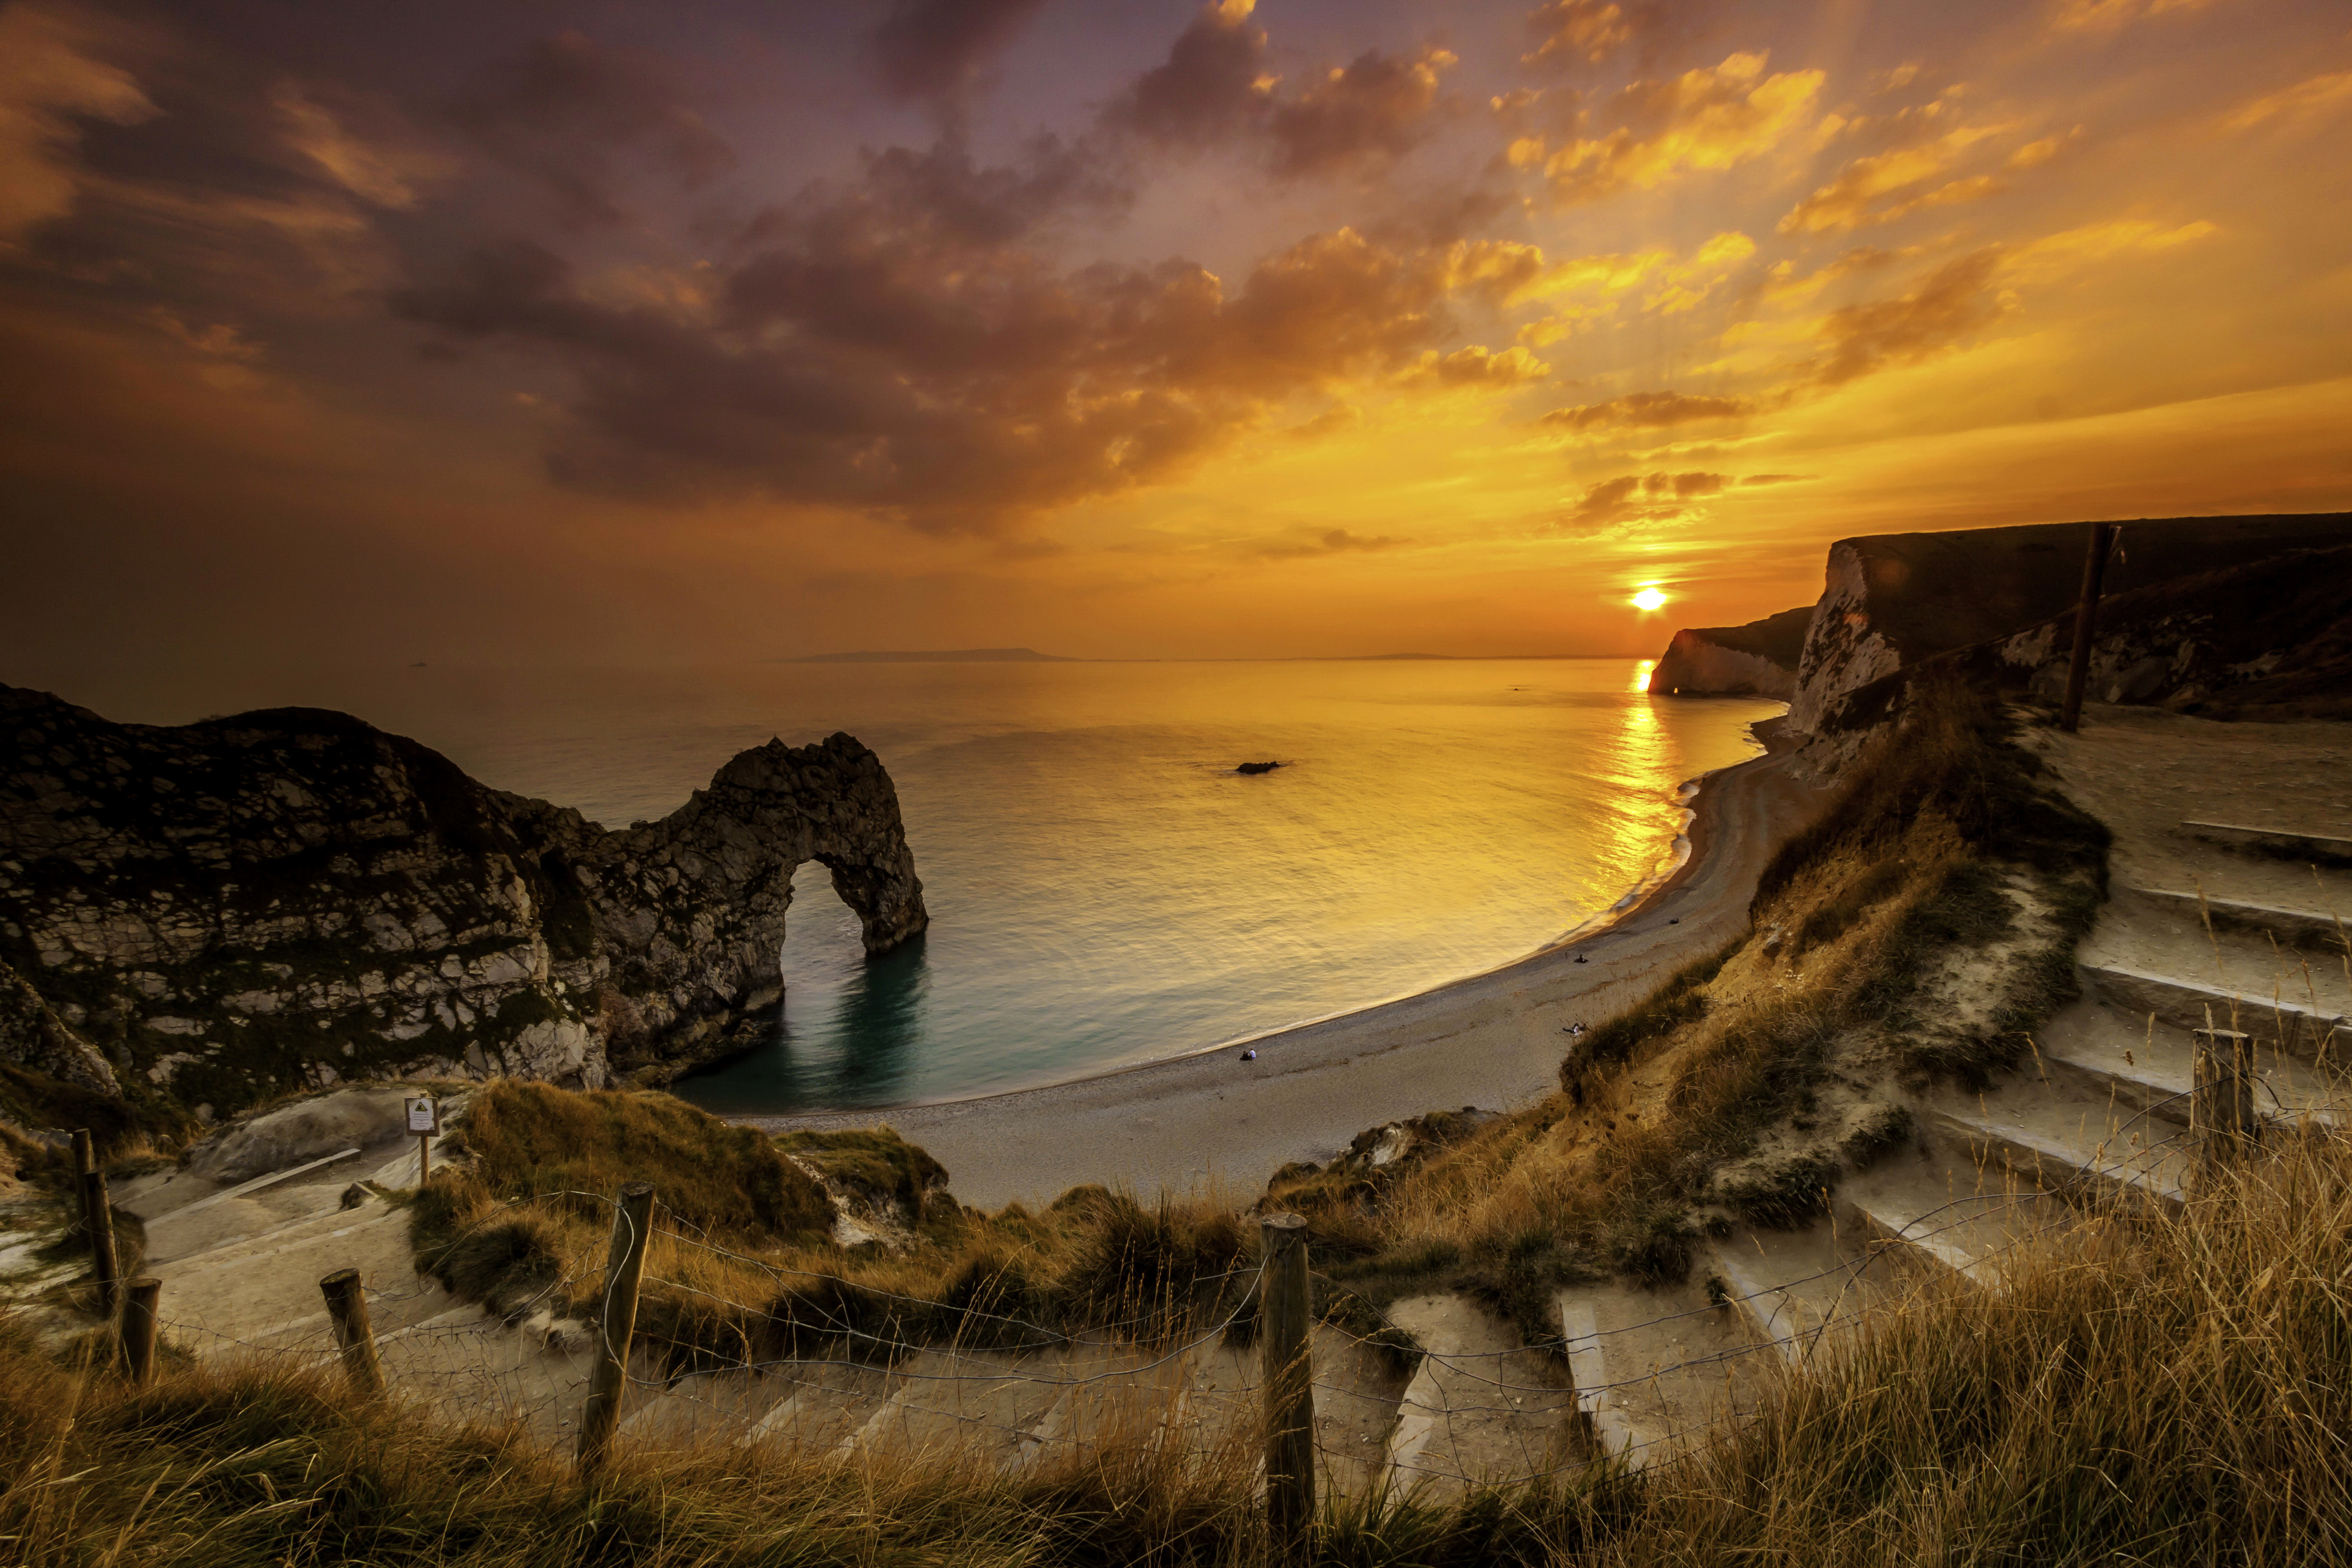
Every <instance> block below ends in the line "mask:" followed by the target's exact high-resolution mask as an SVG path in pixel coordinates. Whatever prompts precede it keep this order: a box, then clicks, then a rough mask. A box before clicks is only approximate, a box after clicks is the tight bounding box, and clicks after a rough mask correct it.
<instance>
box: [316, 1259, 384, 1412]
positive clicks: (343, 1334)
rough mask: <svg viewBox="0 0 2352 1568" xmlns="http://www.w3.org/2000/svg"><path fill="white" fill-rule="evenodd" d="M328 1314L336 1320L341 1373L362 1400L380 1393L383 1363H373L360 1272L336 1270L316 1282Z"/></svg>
mask: <svg viewBox="0 0 2352 1568" xmlns="http://www.w3.org/2000/svg"><path fill="white" fill-rule="evenodd" d="M319 1289H320V1292H321V1293H323V1294H324V1295H325V1296H326V1298H327V1313H328V1315H329V1316H330V1317H331V1318H333V1319H334V1320H335V1342H336V1343H337V1344H339V1345H341V1347H342V1352H343V1371H344V1373H346V1374H348V1375H349V1376H350V1378H351V1380H352V1388H353V1389H355V1390H357V1391H358V1393H359V1394H360V1397H362V1399H373V1398H374V1397H375V1396H376V1395H377V1394H382V1393H383V1363H382V1362H380V1361H378V1360H377V1359H376V1353H375V1331H374V1330H373V1329H372V1328H370V1327H369V1326H368V1309H367V1292H366V1291H365V1290H364V1289H361V1286H360V1271H359V1270H358V1269H356V1268H338V1269H336V1270H335V1271H334V1272H333V1273H332V1274H330V1275H328V1276H327V1277H326V1278H325V1279H321V1280H320V1281H319Z"/></svg>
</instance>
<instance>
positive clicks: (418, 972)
mask: <svg viewBox="0 0 2352 1568" xmlns="http://www.w3.org/2000/svg"><path fill="white" fill-rule="evenodd" d="M0 737H5V741H6V746H5V756H6V757H7V759H8V760H7V761H5V763H0V1055H5V1057H6V1058H7V1059H9V1060H11V1061H13V1062H16V1063H18V1064H21V1065H22V1066H23V1067H25V1068H29V1069H31V1070H33V1071H35V1072H37V1073H40V1074H42V1075H44V1076H46V1077H47V1078H50V1079H58V1080H60V1081H64V1082H70V1083H73V1084H75V1085H77V1086H79V1087H80V1088H81V1089H88V1090H92V1091H97V1092H103V1093H120V1094H121V1095H124V1096H126V1097H129V1098H132V1099H141V1100H155V1099H159V1098H160V1099H163V1100H169V1101H173V1102H176V1103H177V1104H178V1105H180V1106H183V1107H185V1108H189V1109H192V1110H196V1111H197V1112H198V1113H199V1114H200V1115H204V1116H207V1117H210V1116H214V1115H222V1114H226V1113H227V1112H229V1111H231V1110H236V1109H237V1108H239V1107H241V1106H244V1105H247V1104H249V1103H251V1102H253V1101H255V1100H260V1099H265V1098H268V1097H269V1096H271V1095H273V1094H277V1093H280V1092H283V1091H285V1090H288V1089H298V1088H316V1087H320V1086H325V1085H331V1084H334V1083H337V1082H341V1081H344V1080H348V1079H379V1078H390V1077H395V1076H438V1077H448V1078H477V1079H478V1078H485V1077H488V1076H491V1075H494V1074H499V1073H509V1074H513V1075H515V1076H518V1077H523V1078H531V1079H546V1080H549V1081H551V1082H555V1083H559V1084H564V1085H567V1086H572V1087H582V1088H599V1087H603V1086H605V1085H607V1084H610V1083H616V1082H628V1081H634V1082H638V1083H659V1082H665V1081H667V1080H668V1079H671V1078H674V1077H676V1076H677V1074H678V1073H679V1072H681V1071H683V1070H685V1069H686V1068H688V1067H690V1066H693V1065H696V1064H698V1063H699V1062H702V1061H706V1060H709V1059H712V1058H716V1057H719V1056H721V1055H724V1054H727V1053H728V1052H730V1051H731V1050H733V1049H736V1048H740V1047H741V1046H742V1045H744V1044H747V1043H749V1042H750V1041H751V1040H752V1039H755V1038H756V1037H758V1036H759V1035H760V1034H761V1032H762V1031H763V1030H764V1029H765V1028H766V1027H767V1026H768V1023H769V1021H770V1020H771V1019H772V1016H773V1009H774V1008H775V1006H776V1005H777V1003H778V1002H779V1000H780V999H781V997H782V980H781V976H780V973H779V968H778V964H779V954H780V952H781V949H782V944H783V937H784V921H785V914H786V910H788V908H789V906H790V904H791V902H792V879H793V871H794V870H795V869H796V868H798V867H800V866H801V865H802V864H803V863H804V862H806V861H810V860H815V861H817V862H819V863H821V864H823V865H824V866H825V867H826V868H828V869H829V870H831V872H832V873H833V879H834V886H835V888H836V889H838V890H839V892H840V894H841V896H842V899H843V900H844V901H845V902H846V903H847V904H848V905H849V907H850V908H851V909H852V910H855V911H856V914H857V915H858V917H859V920H860V921H861V922H862V924H863V927H864V934H865V942H866V950H867V951H868V952H883V951H886V950H887V949H889V948H892V947H895V946H897V945H898V944H899V943H901V942H905V941H907V940H908V938H910V937H912V936H914V935H916V934H917V933H919V932H920V931H922V930H923V928H924V926H925V925H926V924H927V923H928V921H929V916H928V915H927V913H926V912H925V910H924V908H923V896H922V884H921V882H920V881H919V879H917V877H916V875H915V864H914V857H913V856H912V854H911V853H910V852H909V851H908V847H907V841H906V834H905V830H904V828H903V826H902V825H901V823H900V820H899V815H898V794H897V791H896V790H895V789H894V788H893V787H892V784H891V783H890V778H889V774H888V773H886V772H885V771H884V769H883V766H882V763H881V761H880V759H879V758H877V757H876V756H875V754H874V753H873V752H871V751H869V750H868V749H867V748H866V747H865V746H864V745H861V744H860V743H859V742H857V741H856V740H855V739H854V738H852V737H851V736H848V735H845V734H835V735H833V736H830V737H828V738H827V739H826V740H824V741H823V742H819V743H817V744H815V745H810V746H801V747H788V746H785V745H784V744H782V742H778V741H771V742H768V743H767V744H766V745H763V746H757V747H753V748H752V749H751V750H749V751H746V752H741V753H740V754H739V755H737V756H736V757H735V758H734V759H733V760H732V761H730V763H727V764H726V765H725V766H724V767H722V768H720V769H719V772H718V773H717V774H716V775H715V776H714V777H713V778H712V779H711V781H710V784H709V787H708V788H705V789H702V790H698V791H697V792H696V793H695V795H694V796H693V798H692V799H691V800H689V801H688V803H687V804H686V805H682V806H680V807H679V808H678V809H677V811H675V812H672V813H671V814H670V815H669V816H667V817H664V818H663V819H662V820H660V821H658V822H653V823H643V824H638V825H635V826H631V827H629V828H627V829H625V830H612V829H606V828H604V827H601V826H597V825H596V824H594V823H592V822H590V821H588V820H586V819H585V818H584V817H583V816H581V815H580V814H579V813H578V812H576V811H572V810H570V809H567V808H564V807H561V806H556V805H550V804H548V803H547V802H545V801H540V800H530V799H526V798H524V797H523V796H520V795H509V794H506V793H504V792H501V791H499V790H494V789H490V788H488V786H486V785H484V784H479V783H478V782H477V781H475V780H474V779H472V778H469V777H468V776H467V774H466V773H464V772H463V771H462V770H460V769H459V768H458V767H457V765H456V764H455V763H451V762H450V761H449V760H448V759H447V758H446V757H443V756H441V755H440V754H439V753H438V752H434V751H432V750H431V749H429V748H427V747H425V746H423V745H420V744H418V743H417V742H414V741H410V740H406V739H404V738H402V737H400V736H397V735H390V734H386V733H384V732H383V731H379V730H377V729H375V728H373V726H371V725H369V724H366V723H364V722H362V721H360V720H357V719H354V718H352V717H350V716H349V715H347V714H342V713H334V712H329V711H325V710H317V709H301V708H293V709H275V710H267V711H262V712H255V713H247V714H241V715H238V716H236V717H234V718H226V719H212V720H206V721H202V722H199V723H195V724H188V725H183V726H179V727H176V728H161V727H154V726H149V725H139V724H116V723H111V722H110V721H107V720H105V719H102V718H100V716H99V715H97V714H95V713H92V712H90V711H89V710H86V709H81V708H77V707H74V706H73V705H71V704H69V703H67V702H64V701H62V700H58V698H56V697H52V696H49V695H47V693H44V692H38V691H30V690H25V689H18V688H14V687H0Z"/></svg>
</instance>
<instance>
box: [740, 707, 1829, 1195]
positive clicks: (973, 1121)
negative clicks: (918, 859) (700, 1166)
mask: <svg viewBox="0 0 2352 1568" xmlns="http://www.w3.org/2000/svg"><path fill="white" fill-rule="evenodd" d="M1821 802H1822V796H1821V795H1819V794H1818V793H1817V792H1815V791H1813V790H1811V789H1808V788H1807V787H1806V786H1805V785H1804V784H1801V783H1799V782H1798V781H1797V780H1796V779H1794V778H1792V777H1791V776H1790V773H1789V772H1788V769H1787V767H1786V764H1785V761H1784V759H1783V757H1782V756H1780V754H1778V753H1777V752H1776V753H1775V754H1774V755H1771V756H1768V757H1759V758H1758V759H1756V760H1755V761H1753V762H1749V763H1741V764H1740V765H1739V766H1738V767H1734V768H1727V769H1725V770H1724V771H1722V772H1721V773H1715V774H1712V775H1709V776H1708V778H1707V779H1706V783H1705V784H1704V785H1703V786H1702V787H1701V789H1700V791H1699V795H1698V798H1697V800H1696V802H1694V803H1693V804H1694V807H1695V812H1696V816H1695V820H1694V821H1693V823H1692V825H1691V829H1690V836H1691V855H1690V858H1689V860H1688V861H1687V862H1686V863H1685V865H1684V867H1683V868H1682V869H1681V870H1680V871H1678V872H1677V873H1675V876H1674V877H1673V878H1672V879H1669V880H1667V881H1666V882H1665V883H1664V884H1663V885H1662V886H1661V887H1660V888H1659V889H1658V890H1657V891H1656V892H1654V893H1653V894H1652V895H1651V896H1650V897H1649V898H1648V899H1646V900H1643V902H1642V903H1641V904H1640V905H1638V906H1637V907H1635V908H1634V909H1633V910H1628V911H1626V912H1625V913H1624V914H1622V915H1621V916H1619V917H1618V918H1617V919H1616V921H1615V922H1614V923H1613V924H1612V926H1610V927H1609V928H1608V929H1607V930H1605V931H1600V932H1598V933H1593V934H1588V935H1587V936H1585V937H1584V938H1582V939H1580V940H1579V941H1577V942H1572V943H1566V944H1563V945H1561V946H1559V947H1557V948H1552V949H1549V950H1547V951H1545V952H1538V953H1536V954H1534V955H1532V956H1530V957H1528V958H1526V959H1523V960H1521V961H1520V962H1518V963H1514V964H1511V965H1509V966H1507V967H1506V968H1503V969H1499V970H1496V971H1493V972H1491V973H1486V974H1481V975H1475V976H1473V977H1471V978H1469V979H1466V980H1462V981H1457V982H1455V983H1454V984H1451V985H1445V986H1441V987H1440V988H1438V989H1436V990H1434V991H1428V992H1424V993H1423V994H1419V995H1416V996H1409V997H1405V998H1403V999H1402V1000H1400V1001H1396V1002H1391V1003H1386V1004H1383V1005H1380V1006H1377V1007H1371V1008H1367V1009H1365V1010H1364V1011H1362V1012H1360V1013H1351V1014H1349V1015H1347V1016H1343V1017H1339V1018H1332V1019H1328V1020H1326V1021H1324V1022H1322V1023H1318V1024H1307V1025H1303V1026H1299V1027H1297V1028H1295V1029H1287V1030H1285V1031H1283V1032H1282V1033H1280V1034H1276V1035H1272V1036H1268V1037H1265V1038H1264V1039H1261V1040H1259V1041H1257V1042H1256V1043H1255V1044H1256V1049H1257V1059H1256V1060H1255V1061H1254V1062H1244V1061H1242V1060H1240V1059H1239V1058H1240V1052H1239V1050H1238V1048H1235V1049H1228V1050H1219V1051H1215V1052H1211V1053H1207V1054H1203V1055H1198V1056H1191V1057H1182V1058H1176V1059H1174V1060H1171V1061H1164V1062H1156V1063H1153V1064H1151V1065H1150V1066H1148V1067H1141V1068H1129V1069H1128V1070H1125V1071H1121V1072H1115V1073H1109V1074H1106V1075H1104V1076H1101V1077H1097V1078H1089V1079H1077V1080H1076V1081H1074V1082H1070V1083H1063V1084H1055V1085H1051V1086H1049V1087H1046V1088H1044V1089H1024V1090H1021V1091H1019V1092H1016V1093H1012V1094H1000V1095H991V1096H988V1097H986V1098H983V1099H978V1100H954V1101H950V1102H947V1103H944V1104H937V1105H921V1106H910V1107H905V1108H902V1109H899V1110H887V1111H879V1112H877V1111H872V1110H863V1111H852V1112H843V1113H837V1114H830V1115H814V1116H745V1117H737V1118H734V1120H736V1121H742V1122H745V1123H747V1124H749V1125H751V1126H755V1127H761V1128H765V1129H767V1130H769V1131H782V1130H783V1129H785V1128H791V1127H856V1126H870V1125H872V1124H873V1123H875V1122H877V1121H887V1122H888V1123H889V1124H890V1125H892V1126H894V1127H896V1128H897V1129H898V1131H900V1132H901V1133H903V1134H905V1135H906V1136H907V1137H908V1138H909V1139H911V1140H913V1141H914V1142H918V1143H920V1144H921V1145H923V1147H924V1148H926V1149H928V1150H929V1151H930V1152H931V1153H932V1154H933V1155H934V1156H936V1157H937V1158H938V1159H939V1160H940V1162H941V1163H944V1164H945V1165H946V1166H947V1167H948V1170H949V1171H950V1173H952V1177H953V1186H954V1190H955V1194H956V1195H957V1196H958V1197H959V1198H961V1199H962V1200H963V1201H964V1202H965V1203H968V1204H975V1205H981V1206H982V1207H990V1208H992V1207H995V1206H997V1205H1001V1204H1003V1203H1006V1202H1009V1201H1011V1200H1013V1199H1016V1198H1017V1199H1021V1200H1023V1201H1024V1202H1035V1201H1037V1200H1039V1199H1049V1198H1051V1197H1053V1196H1054V1195H1055V1194H1058V1193H1061V1192H1063V1191H1065V1190H1066V1189H1067V1188H1069V1187H1072V1186H1075V1185H1076V1184H1080V1183H1085V1182H1100V1183H1103V1184H1120V1183H1124V1184H1128V1185H1129V1186H1131V1187H1133V1188H1135V1189H1137V1190H1138V1191H1142V1192H1150V1191H1151V1190H1153V1189H1156V1188H1160V1187H1163V1186H1165V1187H1171V1188H1180V1189H1181V1188H1190V1187H1196V1186H1199V1185H1202V1184H1205V1183H1213V1182H1222V1183H1223V1184H1227V1185H1229V1186H1232V1187H1234V1188H1235V1189H1236V1190H1240V1191H1245V1192H1255V1191H1257V1190H1258V1189H1260V1188H1262V1187H1263V1186H1264V1184H1265V1180H1266V1178H1267V1177H1268V1176H1269V1175H1271V1174H1272V1173H1274V1171H1275V1170H1276V1168H1277V1167H1278V1166H1280V1165H1281V1164H1282V1163H1284V1162H1286V1161H1289V1160H1318V1161H1320V1160H1328V1159H1329V1158H1330V1157H1331V1156H1332V1155H1333V1154H1334V1153H1336V1152H1339V1150H1340V1149H1342V1148H1344V1147H1345V1146H1346V1144H1347V1142H1348V1141H1349V1139H1351V1138H1353V1137H1354V1136H1355V1135H1356V1134H1357V1133H1358V1132H1360V1131H1363V1130H1364V1129H1365V1128H1367V1127H1370V1126H1374V1125H1377V1124H1378V1123H1380V1122H1382V1121H1393V1120H1395V1119H1397V1118H1399V1117H1403V1116H1411V1115H1414V1114H1416V1113H1418V1112H1421V1111H1423V1110H1435V1109H1441V1108H1459V1107H1462V1106H1465V1105H1475V1106H1478V1107H1481V1108H1488V1109H1498V1108H1501V1107H1504V1106H1507V1105H1511V1104H1516V1103H1517V1102H1519V1101H1522V1100H1527V1099H1528V1098H1530V1097H1532V1096H1534V1095H1537V1094H1540V1093H1542V1092H1543V1091H1544V1090H1546V1089H1549V1088H1550V1087H1551V1086H1552V1084H1553V1082H1554V1078H1553V1075H1554V1073H1555V1071H1556V1070H1557V1069H1558V1068H1559V1058H1560V1057H1561V1056H1562V1055H1563V1054H1564V1053H1565V1051H1566V1048H1567V1041H1566V1038H1565V1037H1564V1036H1563V1035H1562V1033H1561V1030H1562V1029H1563V1028H1564V1027H1565V1026H1567V1025H1568V1024H1570V1023H1572V1022H1576V1021H1579V1020H1582V1021H1586V1022H1593V1021H1597V1020H1599V1019H1601V1018H1603V1017H1606V1016H1608V1015H1609V1014H1610V1013H1611V1012H1612V1011H1614V1010H1615V1009H1617V1008H1620V1007H1622V1006H1624V1005H1627V1004H1628V1003H1631V1002H1633V1001H1636V1000H1638V999H1640V997H1641V996H1643V994H1646V993H1647V991H1648V990H1649V989H1650V988H1651V987H1653V986H1654V985H1655V984H1657V983H1658V982H1659V981H1660V980H1662V979H1664V977H1665V976H1666V975H1667V974H1669V973H1672V972H1673V971H1674V970H1675V968H1676V967H1677V966H1679V965H1680V964H1682V963H1685V962H1687V961H1688V960H1690V959H1691V958H1694V957H1696V956H1697V955H1699V954H1701V953H1705V952H1710V951H1712V950H1713V949H1715V948H1716V947H1717V946H1719V945H1720V944H1721V943H1723V942H1727V941H1728V940H1729V939H1730V938H1731V937H1733V936H1735V935H1737V934H1738V932H1739V931H1741V930H1742V929H1744V928H1745V926H1746V924H1747V918H1748V897H1749V894H1750V892H1751V890H1752V889H1753V888H1754V886H1755V881H1756V876H1757V873H1758V872H1759V870H1760V869H1762V868H1763V865H1764V862H1765V861H1766V860H1767V859H1768V858H1769V857H1770V855H1771V853H1772V851H1773V850H1774V849H1775V848H1777V847H1779V846H1780V843H1781V842H1782V841H1783V840H1784V839H1786V838H1787V837H1788V836H1789V835H1790V833H1792V832H1794V831H1795V830H1796V829H1797V828H1798V827H1800V826H1802V825H1803V824H1804V823H1805V822H1806V821H1807V820H1809V819H1810V817H1811V813H1812V812H1813V811H1814V810H1816V809H1818V808H1819V805H1820V804H1821ZM1580 952H1581V953H1582V954H1584V955H1585V957H1586V958H1587V960H1588V962H1586V963H1581V964H1580V963H1576V962H1575V958H1576V955H1577V954H1578V953H1580Z"/></svg>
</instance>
